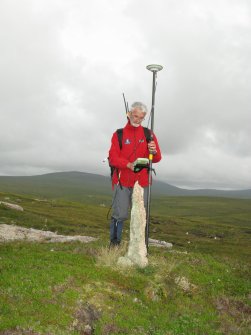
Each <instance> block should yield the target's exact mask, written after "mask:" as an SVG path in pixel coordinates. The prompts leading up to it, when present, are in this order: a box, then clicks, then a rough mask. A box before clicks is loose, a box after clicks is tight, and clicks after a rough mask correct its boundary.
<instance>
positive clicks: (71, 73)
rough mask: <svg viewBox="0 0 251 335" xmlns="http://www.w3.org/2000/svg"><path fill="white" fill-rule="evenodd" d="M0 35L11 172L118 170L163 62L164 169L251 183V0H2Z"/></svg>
mask: <svg viewBox="0 0 251 335" xmlns="http://www.w3.org/2000/svg"><path fill="white" fill-rule="evenodd" d="M0 43H1V52H0V175H34V174H43V173H48V172H54V171H72V170H75V171H84V172H93V173H98V174H103V175H109V168H108V165H107V163H103V162H102V161H103V159H104V158H105V157H107V153H108V150H109V147H110V139H111V136H112V133H113V132H114V131H115V130H116V129H117V128H120V127H122V126H124V124H125V122H126V117H125V110H124V103H123V97H122V93H123V92H124V93H125V95H126V99H127V101H128V102H129V104H131V103H133V102H134V101H142V102H144V103H146V104H147V106H148V108H149V110H150V109H151V95H152V73H151V72H149V71H147V70H146V65H148V64H152V63H157V64H161V65H162V66H163V67H164V68H163V70H162V71H161V72H159V73H158V78H157V90H156V96H155V98H156V105H155V119H154V120H155V122H154V131H155V133H156V135H157V137H158V139H159V144H160V146H161V149H162V154H163V159H162V161H161V163H159V164H158V165H157V166H155V167H156V172H157V178H158V179H159V180H163V181H166V182H168V183H170V184H173V185H176V186H179V187H187V188H224V189H225V188H227V189H228V188H230V189H231V188H232V189H246V188H251V98H250V92H251V2H250V1H249V0H189V1H186V0H155V1H152V0H91V1H85V0H22V1H20V0H1V1H0ZM144 125H147V120H146V121H145V124H144Z"/></svg>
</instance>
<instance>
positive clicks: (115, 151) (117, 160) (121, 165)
mask: <svg viewBox="0 0 251 335" xmlns="http://www.w3.org/2000/svg"><path fill="white" fill-rule="evenodd" d="M128 163H129V161H128V160H127V159H126V158H124V157H121V150H120V147H119V140H118V135H117V133H116V132H115V133H114V134H113V136H112V140H111V147H110V150H109V164H110V165H111V166H114V167H116V168H118V169H126V168H127V164H128Z"/></svg>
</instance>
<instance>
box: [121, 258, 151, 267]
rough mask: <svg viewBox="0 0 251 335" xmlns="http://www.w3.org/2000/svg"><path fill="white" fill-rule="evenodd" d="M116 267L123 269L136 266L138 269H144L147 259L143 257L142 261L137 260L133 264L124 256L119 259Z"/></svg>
mask: <svg viewBox="0 0 251 335" xmlns="http://www.w3.org/2000/svg"><path fill="white" fill-rule="evenodd" d="M118 265H120V266H124V267H131V266H138V267H140V268H144V267H146V266H147V265H148V259H147V257H145V258H144V259H142V260H140V261H139V260H137V262H134V261H133V260H131V259H130V258H129V257H127V256H124V257H119V259H118Z"/></svg>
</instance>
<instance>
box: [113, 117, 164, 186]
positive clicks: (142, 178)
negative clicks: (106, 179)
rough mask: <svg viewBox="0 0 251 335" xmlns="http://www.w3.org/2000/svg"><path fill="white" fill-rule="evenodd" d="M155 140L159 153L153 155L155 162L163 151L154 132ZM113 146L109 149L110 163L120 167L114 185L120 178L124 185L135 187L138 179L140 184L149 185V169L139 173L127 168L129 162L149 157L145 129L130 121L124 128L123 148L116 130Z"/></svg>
mask: <svg viewBox="0 0 251 335" xmlns="http://www.w3.org/2000/svg"><path fill="white" fill-rule="evenodd" d="M153 140H154V142H155V144H156V150H157V153H156V154H155V155H154V156H153V163H157V162H159V161H160V160H161V152H160V148H159V145H158V141H157V138H156V136H155V135H154V134H153ZM111 142H112V143H111V148H110V151H109V163H110V165H111V166H114V167H116V168H117V169H118V173H116V172H114V173H113V176H112V185H114V184H118V174H119V180H120V183H121V185H122V186H125V187H133V186H134V184H135V182H136V181H138V182H139V184H140V186H142V187H146V186H148V171H147V169H143V170H141V171H140V172H138V173H135V172H133V171H132V170H130V169H128V168H127V164H128V163H129V162H130V163H133V162H134V161H135V160H136V159H137V158H143V157H144V158H148V157H149V150H148V147H147V142H146V138H145V134H144V129H143V127H142V126H141V125H140V126H139V127H133V126H132V125H131V124H130V122H129V121H128V123H127V125H126V126H125V127H124V129H123V138H122V149H121V150H120V147H119V141H118V135H117V132H115V133H114V134H113V136H112V141H111Z"/></svg>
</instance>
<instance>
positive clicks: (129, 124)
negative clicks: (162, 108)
mask: <svg viewBox="0 0 251 335" xmlns="http://www.w3.org/2000/svg"><path fill="white" fill-rule="evenodd" d="M125 128H126V129H128V130H131V131H132V130H133V131H138V130H139V129H141V128H142V126H141V125H139V126H138V127H133V126H132V125H131V122H130V120H128V122H127V124H126V126H125Z"/></svg>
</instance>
